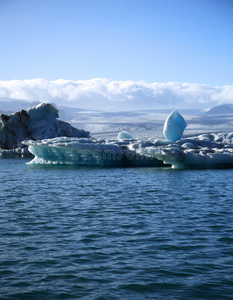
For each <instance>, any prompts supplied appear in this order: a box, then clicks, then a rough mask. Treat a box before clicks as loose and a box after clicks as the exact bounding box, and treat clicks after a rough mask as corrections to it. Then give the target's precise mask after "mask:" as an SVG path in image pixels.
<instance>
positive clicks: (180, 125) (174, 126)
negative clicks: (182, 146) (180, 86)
mask: <svg viewBox="0 0 233 300" xmlns="http://www.w3.org/2000/svg"><path fill="white" fill-rule="evenodd" d="M186 126H187V123H186V122H185V120H184V118H183V117H182V116H181V115H180V114H179V113H178V112H177V111H176V110H174V111H173V112H172V113H171V114H170V115H169V116H168V117H167V119H166V121H165V124H164V128H163V134H164V136H165V138H166V139H167V140H169V141H172V142H175V141H178V140H180V139H181V138H182V136H183V132H184V130H185V127H186Z"/></svg>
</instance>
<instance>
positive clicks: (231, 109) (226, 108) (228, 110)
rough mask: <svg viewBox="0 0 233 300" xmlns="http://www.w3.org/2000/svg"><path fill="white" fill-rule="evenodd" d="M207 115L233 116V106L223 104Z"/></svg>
mask: <svg viewBox="0 0 233 300" xmlns="http://www.w3.org/2000/svg"><path fill="white" fill-rule="evenodd" d="M206 114H209V115H210V114H211V115H214V114H215V115H230V114H233V104H222V105H218V106H214V107H213V108H211V109H210V110H208V111H207V112H206Z"/></svg>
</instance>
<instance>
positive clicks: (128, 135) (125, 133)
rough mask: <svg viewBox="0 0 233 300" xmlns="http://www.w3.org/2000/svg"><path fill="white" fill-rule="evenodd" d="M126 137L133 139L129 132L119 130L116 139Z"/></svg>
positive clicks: (126, 138)
mask: <svg viewBox="0 0 233 300" xmlns="http://www.w3.org/2000/svg"><path fill="white" fill-rule="evenodd" d="M128 139H133V136H132V135H131V134H130V133H129V132H127V131H121V132H120V133H119V134H118V140H128Z"/></svg>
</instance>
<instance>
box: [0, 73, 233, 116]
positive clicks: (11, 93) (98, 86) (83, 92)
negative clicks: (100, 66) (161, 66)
mask: <svg viewBox="0 0 233 300" xmlns="http://www.w3.org/2000/svg"><path fill="white" fill-rule="evenodd" d="M0 97H2V98H12V99H23V100H28V101H43V102H52V103H55V104H57V105H60V106H61V105H63V106H70V107H78V108H85V109H99V110H133V109H135V110H136V109H156V108H158V109H159V108H174V109H175V108H203V109H204V108H210V107H213V106H215V105H219V104H223V103H233V85H225V86H209V85H205V84H197V83H178V82H168V83H156V82H154V83H146V82H144V81H113V80H110V79H104V78H94V79H91V80H79V81H72V80H65V79H59V80H55V81H48V80H45V79H31V80H23V81H21V80H12V81H0Z"/></svg>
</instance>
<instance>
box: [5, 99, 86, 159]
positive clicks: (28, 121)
mask: <svg viewBox="0 0 233 300" xmlns="http://www.w3.org/2000/svg"><path fill="white" fill-rule="evenodd" d="M58 116H59V115H58V110H57V108H56V107H54V106H53V105H52V104H49V103H46V104H45V103H40V104H38V105H36V106H34V107H32V108H29V109H28V110H27V111H26V110H21V111H19V112H16V113H14V114H11V115H6V114H1V115H0V156H1V157H14V156H25V155H27V154H29V152H28V151H27V149H25V144H23V143H22V141H25V140H41V139H47V138H54V137H61V136H66V137H88V136H89V132H87V131H84V130H79V129H77V128H74V127H72V126H71V125H70V124H68V123H66V122H64V121H61V120H58V119H57V118H58Z"/></svg>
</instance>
